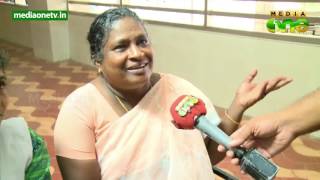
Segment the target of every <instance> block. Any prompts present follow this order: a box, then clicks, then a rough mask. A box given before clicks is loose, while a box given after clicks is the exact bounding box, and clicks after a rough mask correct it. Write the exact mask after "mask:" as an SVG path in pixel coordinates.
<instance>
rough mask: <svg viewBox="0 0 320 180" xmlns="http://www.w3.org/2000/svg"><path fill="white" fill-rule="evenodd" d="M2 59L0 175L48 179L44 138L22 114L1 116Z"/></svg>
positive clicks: (14, 179) (0, 80) (1, 105)
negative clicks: (29, 125) (30, 125)
mask: <svg viewBox="0 0 320 180" xmlns="http://www.w3.org/2000/svg"><path fill="white" fill-rule="evenodd" d="M3 61H4V59H3V58H0V65H1V67H2V68H1V71H0V113H1V119H0V179H1V180H2V179H3V180H7V179H8V180H9V179H10V180H23V179H26V180H48V179H51V175H50V156H49V154H48V150H47V147H46V144H45V142H44V140H43V139H42V138H41V137H40V136H39V135H37V134H36V133H35V132H34V131H33V130H32V129H30V128H28V125H27V123H26V122H25V120H24V119H23V118H22V117H12V118H8V119H3V116H4V112H5V110H6V107H7V105H8V96H7V94H6V92H5V86H6V76H5V71H4V64H5V63H4V62H3Z"/></svg>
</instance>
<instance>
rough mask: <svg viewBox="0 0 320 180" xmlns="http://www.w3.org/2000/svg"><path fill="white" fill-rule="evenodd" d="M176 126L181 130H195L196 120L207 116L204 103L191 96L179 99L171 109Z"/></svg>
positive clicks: (183, 96)
mask: <svg viewBox="0 0 320 180" xmlns="http://www.w3.org/2000/svg"><path fill="white" fill-rule="evenodd" d="M170 112H171V115H172V117H173V120H174V124H175V125H176V126H177V127H178V128H180V129H193V128H194V126H195V122H196V119H197V118H198V117H199V116H202V115H206V113H207V110H206V107H205V104H204V102H203V101H202V100H201V99H199V98H197V97H194V96H191V95H182V96H180V97H178V98H177V99H176V100H175V101H174V103H173V104H172V106H171V108H170Z"/></svg>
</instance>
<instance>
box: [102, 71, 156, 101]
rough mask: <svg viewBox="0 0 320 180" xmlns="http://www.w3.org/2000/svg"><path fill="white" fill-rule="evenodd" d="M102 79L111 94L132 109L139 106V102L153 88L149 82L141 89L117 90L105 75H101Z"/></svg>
mask: <svg viewBox="0 0 320 180" xmlns="http://www.w3.org/2000/svg"><path fill="white" fill-rule="evenodd" d="M101 78H102V79H103V81H104V82H105V84H106V86H107V87H108V89H109V90H110V91H111V93H112V94H113V95H114V96H117V97H118V98H120V99H121V101H123V102H124V103H126V104H127V105H128V106H130V107H133V106H135V105H136V104H138V103H139V101H140V100H141V99H142V98H143V97H144V96H145V95H146V94H147V92H148V91H149V90H150V89H151V87H152V82H151V81H149V82H148V83H146V84H145V85H144V86H142V87H139V88H135V89H119V88H115V87H114V86H112V85H111V84H110V83H109V82H108V80H107V79H106V78H105V77H104V76H103V75H101Z"/></svg>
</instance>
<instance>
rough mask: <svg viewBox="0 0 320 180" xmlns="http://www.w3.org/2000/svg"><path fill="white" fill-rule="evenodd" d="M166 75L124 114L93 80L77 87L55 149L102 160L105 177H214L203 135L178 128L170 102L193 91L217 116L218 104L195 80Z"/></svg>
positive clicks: (137, 179)
mask: <svg viewBox="0 0 320 180" xmlns="http://www.w3.org/2000/svg"><path fill="white" fill-rule="evenodd" d="M161 76H162V78H161V79H160V80H159V81H158V82H157V83H156V84H155V85H154V86H153V87H152V89H150V90H149V92H148V93H147V94H146V95H145V96H144V97H143V99H142V100H141V101H140V102H139V103H138V105H136V106H135V107H134V108H133V109H131V110H130V111H129V112H127V113H126V114H124V115H123V116H121V117H119V116H118V115H117V113H116V112H115V110H114V108H113V107H112V103H111V102H108V101H106V99H105V98H104V96H103V95H102V94H101V93H100V92H99V91H98V89H97V88H96V87H95V86H94V85H93V84H91V83H88V84H87V85H85V86H83V87H81V88H80V89H78V90H76V92H74V93H72V94H71V95H70V96H69V97H68V98H67V99H66V100H65V102H64V105H63V106H62V108H61V112H60V114H59V116H58V120H57V123H56V127H55V146H56V153H57V154H58V155H59V156H63V157H68V158H72V159H92V158H97V160H98V162H99V164H100V168H101V176H102V179H103V180H106V179H126V180H141V179H152V180H155V179H159V180H164V179H167V180H180V179H183V180H188V179H192V180H194V179H199V180H209V179H210V180H212V179H214V174H213V172H212V169H211V164H210V160H209V156H208V153H207V150H206V147H205V144H204V140H203V136H202V134H201V133H200V132H199V131H198V130H196V129H194V130H181V129H177V128H176V127H175V126H174V125H173V124H172V122H171V121H172V117H171V115H170V106H171V104H172V103H173V102H174V100H175V99H176V98H178V97H179V96H180V95H183V94H190V95H194V96H196V97H199V98H201V99H203V100H204V102H205V103H206V106H207V110H208V112H210V114H211V115H213V116H217V113H216V111H215V109H214V107H213V106H212V104H211V103H210V101H209V100H208V98H207V97H206V96H205V95H203V93H201V92H200V91H199V90H198V89H197V88H195V87H194V86H193V85H192V84H191V83H189V82H187V81H185V80H183V79H181V78H178V77H175V76H173V75H167V74H163V75H161ZM218 123H220V122H219V121H217V122H213V125H214V124H215V125H216V124H218Z"/></svg>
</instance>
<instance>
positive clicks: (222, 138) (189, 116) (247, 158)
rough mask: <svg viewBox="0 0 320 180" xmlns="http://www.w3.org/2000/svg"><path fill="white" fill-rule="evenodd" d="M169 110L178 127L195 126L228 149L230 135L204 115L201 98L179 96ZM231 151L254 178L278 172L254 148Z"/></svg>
mask: <svg viewBox="0 0 320 180" xmlns="http://www.w3.org/2000/svg"><path fill="white" fill-rule="evenodd" d="M170 112H171V115H172V117H173V119H174V123H175V125H176V126H177V127H178V128H180V129H194V128H197V129H199V130H200V131H201V132H203V133H205V134H206V135H208V136H209V138H210V139H212V140H214V141H216V142H217V143H219V144H222V145H223V146H225V147H226V148H227V149H230V142H231V139H230V137H229V136H228V135H226V134H225V133H224V132H223V131H222V130H221V129H219V127H217V126H216V125H213V124H212V123H211V122H210V120H209V119H208V118H207V117H205V115H206V113H207V112H206V107H205V104H204V102H203V101H202V100H201V99H199V98H196V97H194V96H190V95H183V96H180V97H179V98H178V99H176V100H175V102H174V103H173V104H172V106H171V109H170ZM232 151H233V152H234V153H235V155H236V157H238V158H239V159H240V166H241V169H242V170H244V171H245V172H247V173H248V174H250V175H251V176H252V177H253V178H255V179H263V180H264V179H273V178H274V177H275V175H276V174H277V172H278V167H277V166H276V165H275V164H274V163H272V162H270V161H269V160H268V159H266V158H265V157H264V156H262V155H261V154H260V153H259V152H258V151H257V150H255V149H253V150H243V149H237V148H235V149H232Z"/></svg>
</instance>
